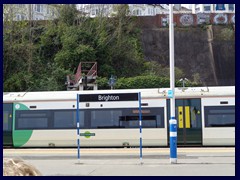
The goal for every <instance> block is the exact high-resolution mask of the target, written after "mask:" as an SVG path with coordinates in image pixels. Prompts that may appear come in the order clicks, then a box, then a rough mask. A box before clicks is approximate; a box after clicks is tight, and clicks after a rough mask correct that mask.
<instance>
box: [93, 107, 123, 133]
mask: <svg viewBox="0 0 240 180" xmlns="http://www.w3.org/2000/svg"><path fill="white" fill-rule="evenodd" d="M121 115H122V111H121V110H93V111H91V128H93V129H94V128H117V127H119V116H121Z"/></svg>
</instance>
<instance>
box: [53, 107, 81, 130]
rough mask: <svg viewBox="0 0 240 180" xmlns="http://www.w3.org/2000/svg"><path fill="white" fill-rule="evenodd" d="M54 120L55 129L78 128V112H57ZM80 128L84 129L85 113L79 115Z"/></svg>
mask: <svg viewBox="0 0 240 180" xmlns="http://www.w3.org/2000/svg"><path fill="white" fill-rule="evenodd" d="M53 112H54V118H53V128H54V129H64V128H65V129H75V128H77V116H76V110H63V111H62V110H56V111H53ZM79 122H80V128H84V113H83V112H82V111H81V112H80V113H79Z"/></svg>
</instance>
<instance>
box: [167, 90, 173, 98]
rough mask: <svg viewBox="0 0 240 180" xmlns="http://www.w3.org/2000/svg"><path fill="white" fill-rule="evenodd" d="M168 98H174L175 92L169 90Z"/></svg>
mask: <svg viewBox="0 0 240 180" xmlns="http://www.w3.org/2000/svg"><path fill="white" fill-rule="evenodd" d="M168 97H169V98H172V97H173V91H172V90H168Z"/></svg>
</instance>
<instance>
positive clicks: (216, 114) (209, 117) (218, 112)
mask: <svg viewBox="0 0 240 180" xmlns="http://www.w3.org/2000/svg"><path fill="white" fill-rule="evenodd" d="M204 116H205V117H204V118H205V127H235V106H206V107H204Z"/></svg>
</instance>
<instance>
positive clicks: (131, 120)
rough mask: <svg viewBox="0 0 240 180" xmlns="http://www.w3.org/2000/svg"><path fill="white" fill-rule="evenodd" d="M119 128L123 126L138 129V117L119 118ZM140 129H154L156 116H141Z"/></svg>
mask: <svg viewBox="0 0 240 180" xmlns="http://www.w3.org/2000/svg"><path fill="white" fill-rule="evenodd" d="M120 126H123V127H125V128H139V116H121V117H120ZM142 127H143V128H156V127H157V119H156V116H142Z"/></svg>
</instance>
